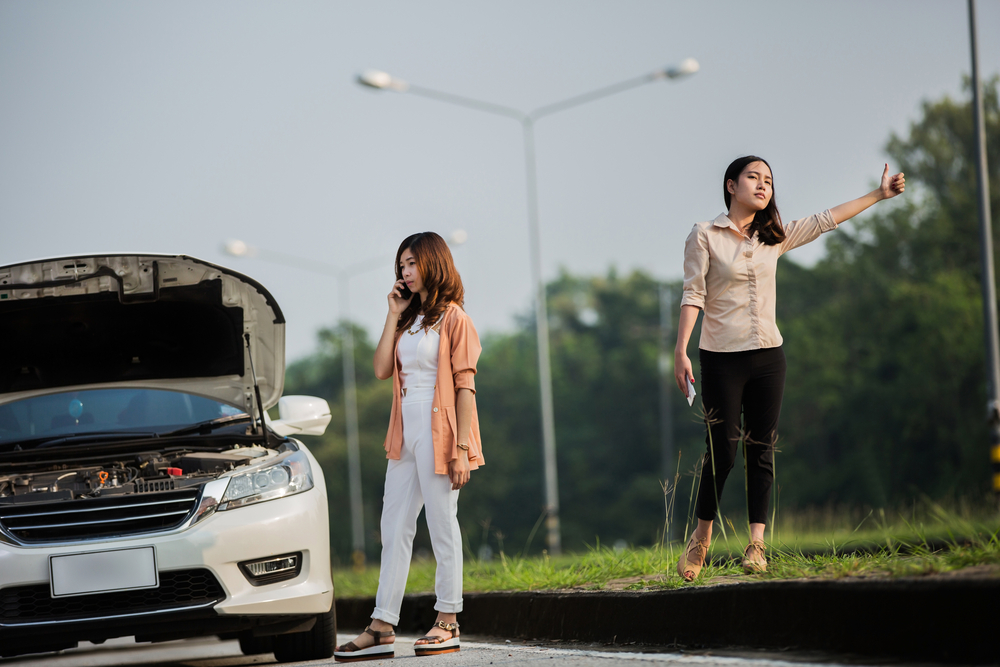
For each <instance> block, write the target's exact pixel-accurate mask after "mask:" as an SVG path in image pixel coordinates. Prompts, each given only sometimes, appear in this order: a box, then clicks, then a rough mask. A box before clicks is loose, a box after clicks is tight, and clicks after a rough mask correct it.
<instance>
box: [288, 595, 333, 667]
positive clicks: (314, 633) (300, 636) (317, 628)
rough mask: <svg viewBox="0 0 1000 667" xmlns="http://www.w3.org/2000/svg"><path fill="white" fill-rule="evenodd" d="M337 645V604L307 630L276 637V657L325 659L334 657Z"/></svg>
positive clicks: (297, 660)
mask: <svg viewBox="0 0 1000 667" xmlns="http://www.w3.org/2000/svg"><path fill="white" fill-rule="evenodd" d="M336 647H337V605H336V604H332V605H330V611H328V612H326V613H325V614H320V615H318V616H317V617H316V625H314V626H313V627H312V630H308V631H307V632H293V633H290V634H287V635H276V636H275V637H274V658H275V660H277V661H278V662H301V661H304V660H323V659H326V658H332V657H333V651H334V649H335V648H336Z"/></svg>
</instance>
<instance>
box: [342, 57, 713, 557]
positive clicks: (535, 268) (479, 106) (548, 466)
mask: <svg viewBox="0 0 1000 667" xmlns="http://www.w3.org/2000/svg"><path fill="white" fill-rule="evenodd" d="M698 69H699V65H698V62H697V61H696V60H695V59H693V58H688V59H686V60H684V61H683V62H681V63H680V64H679V65H677V66H676V67H669V68H665V69H661V70H657V71H655V72H651V73H649V74H645V75H643V76H639V77H635V78H633V79H628V80H626V81H622V82H620V83H616V84H613V85H610V86H605V87H603V88H598V89H597V90H593V91H591V92H588V93H583V94H582V95H576V96H574V97H570V98H568V99H565V100H563V101H561V102H556V103H554V104H548V105H546V106H543V107H538V108H537V109H535V110H534V111H529V112H523V111H521V110H519V109H515V108H513V107H507V106H503V105H500V104H493V103H491V102H484V101H482V100H477V99H473V98H471V97H465V96H462V95H453V94H451V93H446V92H442V91H439V90H433V89H431V88H424V87H423V86H417V85H414V84H411V83H409V82H407V81H404V80H402V79H397V78H395V77H393V76H392V75H390V74H387V73H386V72H380V71H375V70H368V71H366V72H363V73H362V74H360V75H359V76H358V78H357V81H358V83H359V84H361V85H363V86H367V87H369V88H374V89H376V90H390V91H394V92H397V93H412V94H414V95H420V96H422V97H428V98H431V99H434V100H437V101H439V102H445V103H448V104H455V105H458V106H463V107H467V108H470V109H475V110H477V111H483V112H486V113H490V114H494V115H498V116H504V117H506V118H512V119H514V120H516V121H517V122H518V123H520V125H521V131H522V134H523V137H524V161H525V182H526V187H527V203H528V240H529V245H530V248H531V276H532V281H533V283H534V287H535V335H536V337H537V339H538V381H539V390H540V395H541V396H540V397H541V412H542V452H543V467H544V471H545V510H546V543H547V545H548V549H549V553H551V554H553V555H558V554H559V553H561V552H562V538H561V533H560V529H559V480H558V477H557V474H556V429H555V416H554V411H553V404H552V365H551V362H550V358H549V318H548V309H547V307H546V299H545V284H544V283H543V282H542V258H541V237H540V234H539V222H538V174H537V170H536V163H535V123H536V122H537V121H538V120H540V119H541V118H544V117H545V116H550V115H552V114H554V113H558V112H560V111H565V110H567V109H572V108H574V107H578V106H581V105H583V104H587V103H588V102H593V101H595V100H599V99H601V98H604V97H608V96H609V95H614V94H616V93H620V92H623V91H626V90H630V89H632V88H636V87H639V86H642V85H645V84H647V83H654V82H656V81H661V80H665V79H679V78H682V77H685V76H689V75H692V74H694V73H695V72H697V71H698Z"/></svg>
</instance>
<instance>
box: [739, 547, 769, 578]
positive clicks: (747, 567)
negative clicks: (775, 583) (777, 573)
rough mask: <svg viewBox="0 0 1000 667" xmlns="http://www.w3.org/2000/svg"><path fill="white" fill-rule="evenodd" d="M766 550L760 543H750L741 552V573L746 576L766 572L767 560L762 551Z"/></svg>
mask: <svg viewBox="0 0 1000 667" xmlns="http://www.w3.org/2000/svg"><path fill="white" fill-rule="evenodd" d="M765 549H767V547H766V546H764V543H763V542H761V541H759V540H758V541H756V542H751V543H750V544H748V545H747V548H746V549H745V550H744V551H743V572H744V573H746V574H761V573H763V572H767V559H766V558H764V550H765Z"/></svg>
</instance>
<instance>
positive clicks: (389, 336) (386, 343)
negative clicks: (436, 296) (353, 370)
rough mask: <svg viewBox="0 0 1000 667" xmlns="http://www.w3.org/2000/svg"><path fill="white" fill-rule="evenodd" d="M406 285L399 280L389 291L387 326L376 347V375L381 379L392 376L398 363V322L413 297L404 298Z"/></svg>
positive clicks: (374, 364) (383, 328)
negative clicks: (393, 368)
mask: <svg viewBox="0 0 1000 667" xmlns="http://www.w3.org/2000/svg"><path fill="white" fill-rule="evenodd" d="M405 285H406V283H404V282H403V281H402V280H397V281H396V284H395V285H393V286H392V291H391V292H389V296H388V299H389V312H388V313H387V314H386V316H385V326H384V327H382V336H381V337H379V339H378V345H377V346H376V347H375V359H374V361H373V366H374V367H375V377H377V378H378V379H379V380H388V379H389V378H391V377H392V367H393V366H394V365H395V364H396V323H397V322H399V316H400V315H401V314H402V312H403V311H404V310H406V307H407V306H409V305H410V301H411V300H412V299H413V296H412V295H411V296H410V298H409V299H404V298H403V296H402V294H403V287H405Z"/></svg>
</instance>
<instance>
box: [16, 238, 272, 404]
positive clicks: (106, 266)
mask: <svg viewBox="0 0 1000 667" xmlns="http://www.w3.org/2000/svg"><path fill="white" fill-rule="evenodd" d="M245 334H249V347H250V349H249V353H248V350H247V341H246V339H245ZM0 350H2V351H3V352H2V354H0V404H2V403H8V402H10V401H14V400H20V399H22V398H27V397H29V396H36V395H40V394H48V393H54V392H58V391H66V390H67V389H69V388H79V389H83V388H95V387H149V388H159V389H175V390H179V391H185V392H188V393H192V394H198V395H201V396H206V397H209V398H214V399H216V400H219V401H222V402H225V403H229V404H230V405H234V406H239V407H241V408H243V409H244V410H245V411H246V412H247V413H249V414H254V413H253V412H252V407H251V406H252V401H254V400H255V399H254V393H253V392H254V389H253V375H252V374H251V369H250V363H251V358H250V356H251V354H252V356H253V365H254V370H255V371H256V377H257V383H258V386H259V387H260V394H261V400H262V402H263V405H264V408H265V409H267V408H269V407H271V406H272V405H274V404H276V403H277V402H278V398H279V397H280V396H281V390H282V388H283V385H284V375H285V319H284V317H283V316H282V314H281V310H280V309H279V308H278V304H277V303H276V302H275V300H274V298H273V297H272V296H271V295H270V293H268V291H267V290H266V289H264V287H263V286H261V285H260V284H259V283H257V282H256V281H254V280H253V279H251V278H248V277H247V276H244V275H242V274H240V273H237V272H235V271H232V270H230V269H226V268H223V267H221V266H216V265H214V264H209V263H208V262H204V261H202V260H199V259H195V258H193V257H188V256H185V255H151V254H131V255H88V256H83V257H64V258H60V259H46V260H39V261H33V262H25V263H22V264H13V265H10V266H2V267H0Z"/></svg>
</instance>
